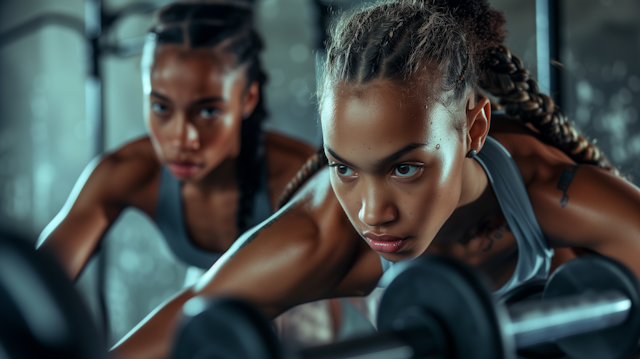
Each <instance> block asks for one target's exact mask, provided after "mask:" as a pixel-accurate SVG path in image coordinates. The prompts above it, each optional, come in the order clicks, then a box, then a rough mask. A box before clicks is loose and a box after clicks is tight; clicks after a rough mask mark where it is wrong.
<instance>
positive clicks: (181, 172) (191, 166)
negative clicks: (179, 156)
mask: <svg viewBox="0 0 640 359" xmlns="http://www.w3.org/2000/svg"><path fill="white" fill-rule="evenodd" d="M167 167H169V171H171V173H173V175H174V176H176V177H178V178H189V177H192V176H193V175H195V174H196V173H197V172H198V171H199V170H200V169H201V168H202V165H199V164H197V163H194V162H189V161H170V162H169V163H168V164H167Z"/></svg>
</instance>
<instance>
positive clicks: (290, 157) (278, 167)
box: [266, 132, 315, 203]
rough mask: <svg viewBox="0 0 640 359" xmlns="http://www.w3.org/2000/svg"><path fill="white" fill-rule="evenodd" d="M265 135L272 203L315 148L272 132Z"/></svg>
mask: <svg viewBox="0 0 640 359" xmlns="http://www.w3.org/2000/svg"><path fill="white" fill-rule="evenodd" d="M266 137H267V138H266V160H267V164H268V168H269V171H268V178H269V192H270V194H271V199H272V203H276V202H277V199H278V197H279V196H280V193H281V192H282V190H283V189H284V187H285V186H286V185H287V183H289V180H291V178H293V176H295V175H296V173H297V172H298V170H299V169H300V167H302V165H303V164H304V163H305V162H306V161H307V159H309V157H311V155H313V154H314V153H315V150H314V149H313V148H312V147H311V146H309V145H308V144H306V143H304V142H301V141H298V140H296V139H293V138H290V137H287V136H284V135H281V134H277V133H274V132H267V133H266Z"/></svg>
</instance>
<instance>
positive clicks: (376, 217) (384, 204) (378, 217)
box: [358, 186, 398, 227]
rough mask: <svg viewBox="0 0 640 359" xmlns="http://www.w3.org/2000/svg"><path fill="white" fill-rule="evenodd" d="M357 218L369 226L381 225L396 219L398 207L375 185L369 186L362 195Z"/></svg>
mask: <svg viewBox="0 0 640 359" xmlns="http://www.w3.org/2000/svg"><path fill="white" fill-rule="evenodd" d="M358 218H359V219H360V221H361V222H362V223H364V224H366V225H367V226H369V227H375V226H381V225H383V224H388V223H390V222H393V221H395V220H396V219H398V209H397V207H396V206H395V205H394V204H393V202H392V201H391V200H389V199H388V198H385V196H384V194H383V193H381V191H379V190H377V189H376V187H375V186H369V188H367V189H366V190H365V191H364V195H363V196H362V204H361V206H360V211H359V212H358Z"/></svg>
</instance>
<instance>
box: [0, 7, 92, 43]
mask: <svg viewBox="0 0 640 359" xmlns="http://www.w3.org/2000/svg"><path fill="white" fill-rule="evenodd" d="M48 25H59V26H63V27H65V28H68V29H70V30H73V31H75V32H78V33H80V34H84V22H83V21H82V19H78V18H75V17H73V16H69V15H65V14H44V15H40V16H36V17H34V18H33V19H31V20H28V21H26V22H24V23H22V24H20V25H18V26H16V27H14V28H12V29H10V30H7V31H5V32H3V33H2V34H0V47H4V46H6V45H8V44H10V43H12V42H14V41H16V40H18V39H21V38H22V37H24V36H27V35H29V34H31V33H32V32H34V31H38V30H40V29H41V28H43V27H45V26H48Z"/></svg>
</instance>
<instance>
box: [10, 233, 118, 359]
mask: <svg viewBox="0 0 640 359" xmlns="http://www.w3.org/2000/svg"><path fill="white" fill-rule="evenodd" d="M107 357H108V355H107V345H106V343H105V342H104V341H103V339H102V336H100V335H99V332H98V330H97V328H96V326H95V325H94V323H93V322H92V321H91V316H90V315H89V311H88V309H87V308H86V306H85V305H84V303H83V301H82V300H81V298H80V296H79V295H78V293H77V292H76V291H75V289H74V288H73V285H72V283H71V281H70V280H69V278H68V277H67V275H66V274H65V273H64V270H63V269H62V267H60V265H59V264H58V263H57V262H56V260H55V259H54V258H53V256H51V255H50V254H49V253H46V252H45V251H43V250H38V251H36V250H35V249H34V248H33V245H32V244H31V243H29V241H27V240H26V239H23V238H21V237H18V236H16V235H15V234H11V233H8V232H5V231H2V230H0V358H2V359H23V358H52V359H57V358H65V359H89V358H91V359H106V358H107Z"/></svg>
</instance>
